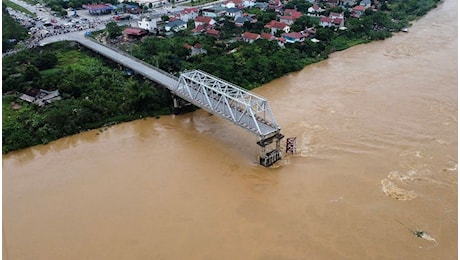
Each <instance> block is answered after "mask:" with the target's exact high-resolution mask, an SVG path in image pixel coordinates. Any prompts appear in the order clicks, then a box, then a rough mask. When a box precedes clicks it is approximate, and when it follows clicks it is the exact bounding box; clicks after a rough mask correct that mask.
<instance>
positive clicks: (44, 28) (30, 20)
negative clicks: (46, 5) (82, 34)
mask: <svg viewBox="0 0 460 260" xmlns="http://www.w3.org/2000/svg"><path fill="white" fill-rule="evenodd" d="M7 11H8V13H9V14H10V15H11V17H13V19H15V20H16V21H18V22H19V23H20V24H21V25H22V26H24V27H26V28H28V30H29V38H28V39H26V40H22V41H19V42H18V43H17V44H18V45H19V46H21V47H22V48H34V47H37V46H39V43H40V41H41V40H43V39H44V38H46V37H50V36H55V35H61V34H66V33H70V32H76V31H85V30H90V29H96V28H99V27H104V26H105V25H106V24H107V22H108V20H102V19H100V18H99V17H96V18H92V19H87V18H82V19H77V18H76V17H74V19H71V18H70V19H68V20H61V21H62V22H58V21H57V20H56V19H54V21H51V22H44V21H40V19H38V18H34V17H32V16H30V15H28V14H25V13H23V12H19V11H16V10H14V9H12V8H8V9H7ZM64 21H65V22H64ZM15 52H16V51H15V50H9V51H7V52H6V53H3V56H6V55H10V54H13V53H15Z"/></svg>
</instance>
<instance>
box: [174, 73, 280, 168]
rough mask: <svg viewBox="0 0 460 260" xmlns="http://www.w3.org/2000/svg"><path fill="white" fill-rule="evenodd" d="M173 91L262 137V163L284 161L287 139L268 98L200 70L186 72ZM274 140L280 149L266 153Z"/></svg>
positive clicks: (260, 142)
mask: <svg viewBox="0 0 460 260" xmlns="http://www.w3.org/2000/svg"><path fill="white" fill-rule="evenodd" d="M172 92H173V94H174V95H176V96H178V97H180V98H181V99H183V100H186V101H188V102H190V103H191V104H194V105H196V106H198V107H201V108H203V109H205V110H207V111H208V112H210V113H212V114H214V115H218V116H220V117H222V118H224V119H226V120H228V121H230V122H232V123H234V124H236V125H238V126H240V127H242V128H243V129H246V130H248V131H250V132H251V133H253V134H255V135H256V136H258V137H259V141H258V142H257V144H258V145H259V146H260V147H261V148H262V151H261V155H260V164H262V165H264V166H270V165H272V164H273V163H275V162H276V161H278V160H279V159H281V153H280V140H281V139H282V138H283V137H284V136H283V135H282V134H281V133H280V131H281V128H280V127H279V125H278V124H277V122H276V120H275V117H274V115H273V113H272V110H271V109H270V106H269V105H268V102H267V100H265V99H264V98H262V97H260V96H257V95H255V94H253V93H251V92H249V91H247V90H245V89H242V88H240V87H238V86H236V85H234V84H231V83H229V82H227V81H224V80H222V79H219V78H217V77H215V76H213V75H210V74H208V73H206V72H203V71H200V70H192V71H188V72H184V73H182V74H181V76H180V78H179V82H178V84H177V86H176V88H175V89H172ZM175 103H177V102H175ZM273 141H275V143H276V148H275V149H274V150H272V151H269V152H266V146H268V145H270V144H271V143H273Z"/></svg>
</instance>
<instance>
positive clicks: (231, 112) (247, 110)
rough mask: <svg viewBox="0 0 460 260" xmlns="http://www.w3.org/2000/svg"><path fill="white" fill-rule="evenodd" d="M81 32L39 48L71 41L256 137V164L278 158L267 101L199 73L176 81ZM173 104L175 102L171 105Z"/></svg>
mask: <svg viewBox="0 0 460 260" xmlns="http://www.w3.org/2000/svg"><path fill="white" fill-rule="evenodd" d="M83 34H84V32H76V33H68V34H64V35H56V36H51V37H48V38H45V39H43V40H42V41H41V42H40V45H46V44H48V43H52V42H58V41H75V42H78V43H79V44H81V45H83V46H85V47H86V48H88V49H90V50H92V51H94V52H96V53H98V54H100V55H103V56H105V57H107V58H109V59H111V60H113V61H115V62H117V63H118V64H121V65H123V66H125V67H127V68H130V69H131V70H133V71H134V72H135V73H138V74H140V75H142V76H144V77H145V78H147V79H149V80H151V81H154V82H156V83H158V84H161V85H163V86H165V87H167V88H168V89H169V90H170V91H171V92H172V93H173V94H174V95H176V96H178V97H180V98H181V99H183V100H185V101H187V102H190V103H191V104H194V105H196V106H198V107H200V108H203V109H205V110H207V111H208V112H210V113H212V114H214V115H217V116H220V117H221V118H223V119H226V120H228V121H230V122H232V123H234V124H236V125H238V126H240V127H242V128H243V129H246V130H248V131H250V132H251V133H253V134H255V135H256V136H258V137H259V141H258V142H257V143H258V144H259V145H260V146H261V147H262V153H261V157H260V163H261V164H262V165H264V166H270V165H272V164H273V163H274V162H276V161H278V160H279V159H280V158H281V155H280V145H279V142H280V139H282V138H283V135H282V134H281V133H280V131H281V128H280V127H279V126H278V124H277V123H276V120H275V118H274V116H273V114H272V111H271V109H270V107H269V105H268V102H267V101H266V100H265V99H263V98H261V97H259V96H257V95H255V94H253V93H251V92H249V91H247V90H244V89H242V88H240V87H238V86H235V85H233V84H231V83H229V82H226V81H224V80H222V79H219V78H217V77H214V76H212V75H210V74H208V73H205V72H203V71H199V70H192V71H189V72H184V73H182V74H181V76H180V78H177V77H176V76H174V75H171V74H169V73H167V72H165V71H162V70H160V69H158V68H156V67H154V66H152V65H150V64H148V63H146V62H143V61H141V60H139V59H137V58H135V57H132V56H130V55H128V54H126V53H123V52H121V51H120V50H117V49H112V48H110V47H107V46H105V45H102V44H99V43H97V42H96V41H94V40H91V39H88V38H86V37H84V35H83ZM175 103H176V102H175ZM273 141H275V142H276V149H275V150H273V151H270V152H268V153H266V150H265V147H266V146H267V145H269V144H271V143H272V142H273Z"/></svg>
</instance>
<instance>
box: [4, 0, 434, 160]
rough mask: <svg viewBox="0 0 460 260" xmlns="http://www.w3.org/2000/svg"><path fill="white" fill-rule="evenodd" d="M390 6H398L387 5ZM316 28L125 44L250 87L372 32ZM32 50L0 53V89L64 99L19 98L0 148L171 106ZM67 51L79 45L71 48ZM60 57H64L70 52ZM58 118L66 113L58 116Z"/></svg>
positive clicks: (98, 72)
mask: <svg viewBox="0 0 460 260" xmlns="http://www.w3.org/2000/svg"><path fill="white" fill-rule="evenodd" d="M425 2H427V3H428V2H429V3H435V2H436V1H425ZM396 7H399V6H395V7H393V8H396ZM406 8H407V7H406ZM366 17H368V18H369V19H368V21H367V22H369V21H372V20H375V19H377V18H378V16H377V14H376V13H372V14H370V15H368V16H366ZM363 20H365V19H363ZM355 26H356V24H355ZM356 27H357V28H358V27H359V26H356ZM355 29H356V28H355ZM320 32H322V33H323V34H324V35H323V36H321V33H317V34H319V35H317V36H318V37H319V36H321V37H324V38H321V37H319V38H321V39H322V42H324V43H320V44H315V43H313V42H311V41H306V42H305V43H304V44H293V45H287V46H286V48H279V46H278V45H277V44H276V43H275V42H274V41H255V42H254V43H252V44H246V43H242V42H235V43H232V44H223V43H222V42H220V41H218V40H217V39H215V38H212V37H204V36H198V37H194V38H190V37H172V38H158V37H151V38H148V39H146V40H144V41H143V42H142V43H141V44H138V45H136V46H135V47H133V48H129V49H130V50H131V52H132V54H133V55H134V56H136V57H138V58H141V59H143V60H144V61H145V62H148V63H150V64H154V65H158V66H159V67H160V68H161V69H163V70H165V71H168V72H170V73H178V72H180V71H183V70H186V69H191V68H195V69H202V70H204V71H207V72H209V73H212V74H213V75H215V76H218V77H220V78H223V79H225V80H227V81H229V82H232V83H234V84H237V85H239V86H242V87H245V88H247V89H253V88H256V87H258V86H260V85H261V84H264V83H267V82H270V81H272V80H274V79H276V78H280V77H281V76H283V75H287V74H288V73H292V72H294V71H299V70H301V69H302V68H304V67H305V66H307V65H309V64H312V63H316V62H318V61H321V60H324V59H326V58H327V57H328V55H329V54H330V53H332V52H335V51H337V50H343V49H346V48H349V47H350V46H353V45H355V44H360V43H363V42H369V41H370V40H371V39H372V38H371V36H372V35H366V37H364V38H363V37H362V35H363V34H365V33H366V32H368V31H367V30H361V31H360V30H358V31H356V30H354V29H353V28H349V30H347V31H346V32H341V31H336V32H334V31H332V30H329V29H324V30H323V31H320ZM385 35H386V34H382V35H381V34H376V35H374V36H373V37H377V39H378V38H379V37H382V36H385ZM189 41H190V42H189ZM191 41H197V42H199V43H200V44H202V45H204V46H207V47H208V50H209V51H208V53H207V55H205V56H196V57H189V52H187V51H186V49H185V48H184V47H183V46H184V44H188V43H192V42H191ZM325 43H329V44H325ZM53 46H64V45H59V44H57V45H53ZM50 48H51V47H50ZM58 48H59V47H58ZM44 50H46V48H45V49H44ZM64 50H65V48H64ZM158 50H161V51H158ZM54 51H58V50H57V49H55V50H54ZM33 52H34V51H32V50H31V51H30V52H29V53H22V54H18V56H17V57H14V58H13V57H11V58H8V59H7V58H5V59H4V61H3V65H4V66H3V67H4V68H6V70H5V71H6V73H5V75H4V78H5V80H4V86H3V91H4V92H6V91H18V92H21V93H24V92H27V91H28V90H29V89H32V88H35V89H37V88H45V89H47V90H55V89H59V91H60V92H61V94H62V96H63V97H64V101H60V102H58V103H53V104H52V105H50V106H47V107H45V108H43V109H37V108H35V107H32V106H30V105H28V104H22V106H23V109H19V110H18V111H17V113H16V116H14V117H10V118H6V119H4V122H3V123H4V124H3V125H4V126H3V130H4V135H3V139H2V140H3V143H4V146H3V153H6V152H8V151H13V150H17V149H22V148H25V147H28V146H31V145H36V144H43V143H48V142H50V141H52V140H56V139H57V138H61V137H64V136H68V135H72V134H75V133H79V132H81V131H86V130H88V129H91V128H94V127H100V126H102V125H104V124H107V123H109V122H110V123H113V122H122V121H128V120H131V119H134V118H140V117H146V116H156V117H157V116H158V115H160V114H165V113H168V112H169V111H170V110H169V106H170V103H169V101H170V97H169V95H168V93H166V92H165V90H164V89H161V88H159V89H157V88H151V87H150V84H151V83H149V82H146V81H142V80H141V81H139V80H140V79H134V78H131V77H127V75H126V74H124V73H123V72H120V71H118V72H116V69H111V70H110V69H109V70H107V69H100V67H104V65H103V62H101V61H97V59H96V58H94V59H89V58H86V57H81V56H79V55H76V56H75V57H80V58H81V59H82V62H80V61H79V59H80V58H72V60H73V62H74V63H75V62H76V63H75V64H74V65H72V66H69V67H59V66H58V67H46V68H44V69H43V68H39V67H38V66H36V65H37V64H39V66H46V63H47V62H48V61H46V59H45V61H43V58H40V57H38V56H37V57H36V58H34V59H35V61H34V62H32V63H31V64H30V63H29V64H27V63H28V62H29V60H30V59H31V58H30V57H26V56H27V55H29V54H30V53H33ZM71 53H73V54H77V53H78V52H75V49H74V51H73V52H71ZM34 55H36V54H34ZM65 56H67V59H69V58H70V57H69V56H71V55H65ZM63 57H64V55H63ZM106 62H107V61H106ZM44 63H45V65H43V64H44ZM109 63H110V62H109ZM14 64H21V65H20V66H16V65H14ZM26 64H27V65H26ZM40 64H41V65H40ZM113 65H114V66H115V67H116V65H115V64H113ZM25 72H27V73H25ZM94 72H95V73H94ZM60 75H64V77H61V76H60ZM58 79H59V80H58ZM114 86H115V87H114ZM90 89H91V91H90ZM126 93H128V94H127V95H126ZM10 112H11V111H10ZM11 114H13V113H11ZM65 118H71V119H72V120H70V122H68V123H64V122H65V120H66V119H65Z"/></svg>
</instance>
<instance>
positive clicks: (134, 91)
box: [2, 42, 170, 153]
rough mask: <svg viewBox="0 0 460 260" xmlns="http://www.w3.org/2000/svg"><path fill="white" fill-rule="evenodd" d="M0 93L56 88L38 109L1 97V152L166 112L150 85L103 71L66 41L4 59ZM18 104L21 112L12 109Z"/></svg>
mask: <svg viewBox="0 0 460 260" xmlns="http://www.w3.org/2000/svg"><path fill="white" fill-rule="evenodd" d="M2 65H3V71H2V74H3V88H2V89H3V93H5V92H7V91H10V92H11V91H18V92H25V91H27V90H28V89H29V88H31V87H35V88H41V89H45V90H55V89H59V91H60V93H61V96H62V97H63V98H64V99H63V100H61V101H56V102H53V103H51V104H49V105H46V106H44V107H37V106H35V105H32V104H29V103H26V102H20V101H19V100H18V99H17V98H16V96H14V95H7V96H6V97H5V96H4V97H3V118H2V123H3V126H2V130H3V134H2V141H3V147H2V152H3V153H5V152H8V151H12V150H17V149H21V148H25V147H28V146H31V145H36V144H42V143H47V142H50V141H53V140H56V139H58V138H61V137H64V136H67V135H72V134H75V133H78V132H81V131H84V130H86V129H91V128H97V127H101V126H103V125H104V124H108V123H114V122H120V121H129V120H133V119H136V118H140V117H146V116H158V115H160V114H168V113H170V107H169V106H170V95H169V92H167V91H165V90H164V89H162V88H155V87H152V83H151V82H149V81H145V80H142V79H138V78H135V77H132V76H128V75H127V74H126V73H125V72H124V71H120V70H119V69H118V67H117V66H115V65H114V66H113V67H109V66H106V65H104V62H103V61H102V60H101V59H100V58H98V57H94V56H92V54H91V53H87V52H86V51H83V50H79V49H78V48H77V47H75V46H73V47H72V46H70V45H69V43H67V42H62V43H58V44H55V45H53V46H49V47H45V48H42V49H34V50H29V51H23V52H20V53H18V54H16V55H14V56H10V57H5V58H3V60H2ZM15 103H19V104H20V106H21V108H20V109H18V110H13V108H12V105H13V104H15Z"/></svg>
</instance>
